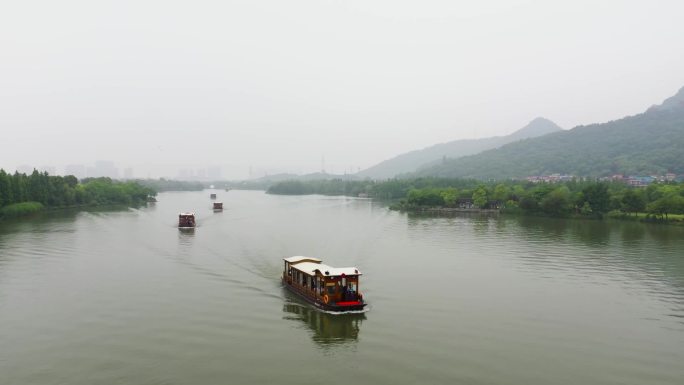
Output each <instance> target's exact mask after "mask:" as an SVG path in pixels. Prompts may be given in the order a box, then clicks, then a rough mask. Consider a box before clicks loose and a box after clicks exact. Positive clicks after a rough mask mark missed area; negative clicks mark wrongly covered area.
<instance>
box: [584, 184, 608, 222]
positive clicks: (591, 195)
mask: <svg viewBox="0 0 684 385" xmlns="http://www.w3.org/2000/svg"><path fill="white" fill-rule="evenodd" d="M577 203H578V204H579V205H580V206H584V203H587V204H589V207H591V211H592V212H593V213H594V214H596V215H598V216H600V215H603V214H605V213H607V212H608V211H610V194H609V193H608V185H607V184H605V183H596V184H592V185H589V186H587V187H585V188H584V189H582V194H581V195H580V199H579V201H578V202H577Z"/></svg>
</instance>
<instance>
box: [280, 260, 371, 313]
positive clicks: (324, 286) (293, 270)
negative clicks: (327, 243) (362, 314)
mask: <svg viewBox="0 0 684 385" xmlns="http://www.w3.org/2000/svg"><path fill="white" fill-rule="evenodd" d="M283 261H284V262H285V266H284V270H283V277H282V280H283V285H284V286H285V287H286V288H287V289H288V290H290V291H292V292H293V293H295V294H298V295H299V296H300V297H302V298H303V299H305V300H306V301H308V302H310V303H312V304H314V305H315V306H317V307H319V308H321V309H324V310H330V311H339V312H347V311H356V310H363V308H364V307H365V306H366V302H365V301H364V300H363V295H362V294H361V292H360V291H359V277H360V276H361V272H360V271H359V269H357V268H356V267H332V266H328V265H325V264H323V263H321V262H322V261H321V260H320V259H318V258H311V257H303V256H294V257H288V258H283Z"/></svg>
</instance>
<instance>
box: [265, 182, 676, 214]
mask: <svg viewBox="0 0 684 385" xmlns="http://www.w3.org/2000/svg"><path fill="white" fill-rule="evenodd" d="M267 192H268V193H270V194H283V195H304V194H322V195H348V196H368V197H373V198H379V199H385V200H392V201H393V203H392V205H391V206H390V208H392V209H395V210H402V211H432V212H440V211H444V212H448V211H459V210H464V211H478V210H497V211H500V212H502V213H511V214H512V213H516V214H531V215H543V216H551V217H588V218H603V217H606V216H607V217H612V218H622V219H636V220H642V221H654V222H655V221H658V222H670V223H684V183H676V182H668V183H653V184H651V185H649V186H647V187H640V188H636V187H631V186H628V185H626V184H624V183H620V182H603V181H596V180H584V179H573V180H571V181H567V182H560V183H530V182H521V181H505V182H482V181H479V180H473V179H444V178H416V179H391V180H386V181H355V180H343V179H337V180H321V181H284V182H280V183H276V184H274V185H272V186H271V187H270V188H269V189H268V191H267Z"/></svg>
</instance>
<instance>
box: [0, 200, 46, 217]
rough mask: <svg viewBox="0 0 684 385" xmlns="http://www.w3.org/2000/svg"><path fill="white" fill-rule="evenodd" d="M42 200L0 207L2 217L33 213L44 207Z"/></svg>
mask: <svg viewBox="0 0 684 385" xmlns="http://www.w3.org/2000/svg"><path fill="white" fill-rule="evenodd" d="M43 207H44V206H43V205H42V204H41V203H40V202H22V203H13V204H11V205H7V206H5V207H3V208H1V209H0V218H12V217H18V216H22V215H27V214H32V213H35V212H38V211H41V210H42V209H43Z"/></svg>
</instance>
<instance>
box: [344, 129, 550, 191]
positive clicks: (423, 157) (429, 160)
mask: <svg viewBox="0 0 684 385" xmlns="http://www.w3.org/2000/svg"><path fill="white" fill-rule="evenodd" d="M561 130H562V129H561V128H560V127H558V126H557V125H556V124H555V123H554V122H552V121H550V120H548V119H544V118H536V119H534V120H533V121H531V122H530V123H529V124H528V125H526V126H525V127H523V128H521V129H520V130H518V131H516V132H514V133H512V134H510V135H506V136H495V137H491V138H484V139H463V140H454V141H451V142H447V143H440V144H436V145H434V146H430V147H427V148H424V149H422V150H416V151H411V152H407V153H405V154H401V155H398V156H396V157H394V158H392V159H388V160H385V161H383V162H381V163H378V164H377V165H375V166H373V167H370V168H367V169H365V170H363V171H361V172H359V173H358V174H357V175H358V176H359V177H365V178H373V179H386V178H392V177H394V176H396V175H398V174H403V173H409V172H414V171H417V170H420V169H421V168H422V167H429V166H431V165H433V164H437V163H439V162H441V161H442V159H443V158H444V157H447V158H457V157H461V156H466V155H473V154H477V153H480V152H482V151H485V150H490V149H493V148H497V147H500V146H503V145H504V144H507V143H512V142H515V141H518V140H521V139H526V138H533V137H537V136H542V135H546V134H548V133H551V132H557V131H561Z"/></svg>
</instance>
